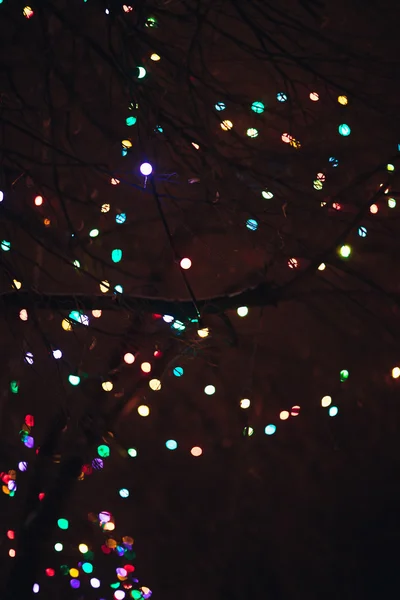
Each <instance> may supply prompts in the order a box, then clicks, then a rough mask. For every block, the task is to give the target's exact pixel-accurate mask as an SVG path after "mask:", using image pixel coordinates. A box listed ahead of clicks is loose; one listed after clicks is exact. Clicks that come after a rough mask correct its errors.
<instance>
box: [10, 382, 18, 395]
mask: <svg viewBox="0 0 400 600" xmlns="http://www.w3.org/2000/svg"><path fill="white" fill-rule="evenodd" d="M10 390H11V392H12V393H13V394H18V390H19V383H18V381H15V380H14V381H10Z"/></svg>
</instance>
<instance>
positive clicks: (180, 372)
mask: <svg viewBox="0 0 400 600" xmlns="http://www.w3.org/2000/svg"><path fill="white" fill-rule="evenodd" d="M172 372H173V374H174V375H175V377H182V375H183V369H182V367H175V368H174V370H173V371H172Z"/></svg>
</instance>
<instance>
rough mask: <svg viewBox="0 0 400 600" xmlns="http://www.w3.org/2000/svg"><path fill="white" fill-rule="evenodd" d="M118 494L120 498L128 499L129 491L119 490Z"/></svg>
mask: <svg viewBox="0 0 400 600" xmlns="http://www.w3.org/2000/svg"><path fill="white" fill-rule="evenodd" d="M118 493H119V495H120V496H121V498H129V490H127V489H126V488H121V489H120V490H119V492H118Z"/></svg>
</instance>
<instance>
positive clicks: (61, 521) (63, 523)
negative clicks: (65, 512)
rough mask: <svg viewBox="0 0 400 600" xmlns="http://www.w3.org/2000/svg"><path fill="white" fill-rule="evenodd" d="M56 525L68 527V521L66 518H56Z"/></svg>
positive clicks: (62, 527)
mask: <svg viewBox="0 0 400 600" xmlns="http://www.w3.org/2000/svg"><path fill="white" fill-rule="evenodd" d="M57 525H58V526H59V528H60V529H64V530H65V529H68V527H69V523H68V520H67V519H58V521H57Z"/></svg>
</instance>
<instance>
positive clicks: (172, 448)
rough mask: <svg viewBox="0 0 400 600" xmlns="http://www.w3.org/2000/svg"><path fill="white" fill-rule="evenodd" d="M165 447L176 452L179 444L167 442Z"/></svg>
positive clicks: (173, 441)
mask: <svg viewBox="0 0 400 600" xmlns="http://www.w3.org/2000/svg"><path fill="white" fill-rule="evenodd" d="M165 446H166V448H168V450H176V449H177V447H178V443H177V442H176V441H175V440H168V441H167V442H165Z"/></svg>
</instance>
